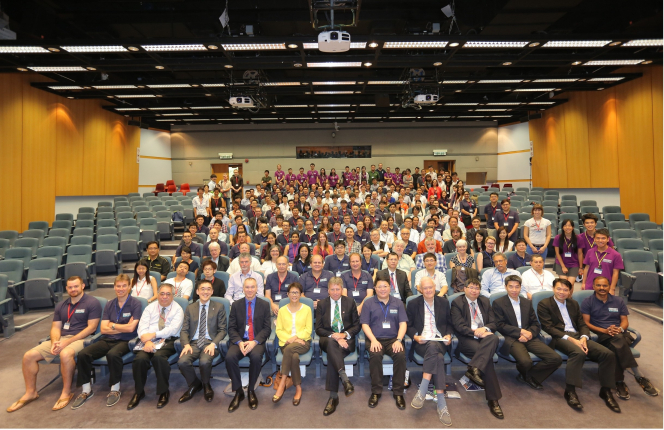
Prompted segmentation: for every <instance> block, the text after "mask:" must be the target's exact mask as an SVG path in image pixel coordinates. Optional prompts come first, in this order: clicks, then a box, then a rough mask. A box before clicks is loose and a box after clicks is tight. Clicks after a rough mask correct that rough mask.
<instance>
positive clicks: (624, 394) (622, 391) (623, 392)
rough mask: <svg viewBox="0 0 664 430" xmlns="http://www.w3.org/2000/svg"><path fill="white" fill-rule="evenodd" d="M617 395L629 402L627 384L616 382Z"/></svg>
mask: <svg viewBox="0 0 664 430" xmlns="http://www.w3.org/2000/svg"><path fill="white" fill-rule="evenodd" d="M616 394H617V395H618V397H620V398H621V399H623V400H629V390H628V389H627V384H625V382H622V381H621V382H616Z"/></svg>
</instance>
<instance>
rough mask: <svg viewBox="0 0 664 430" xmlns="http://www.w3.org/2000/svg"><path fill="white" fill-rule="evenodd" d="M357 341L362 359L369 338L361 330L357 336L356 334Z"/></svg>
mask: <svg viewBox="0 0 664 430" xmlns="http://www.w3.org/2000/svg"><path fill="white" fill-rule="evenodd" d="M355 339H356V340H355V342H356V343H357V347H358V353H359V356H360V360H362V358H363V357H364V350H365V349H366V347H367V339H366V338H365V337H364V333H362V332H360V333H358V335H357V336H355Z"/></svg>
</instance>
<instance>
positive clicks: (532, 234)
mask: <svg viewBox="0 0 664 430" xmlns="http://www.w3.org/2000/svg"><path fill="white" fill-rule="evenodd" d="M530 213H531V214H532V215H533V217H532V218H530V219H529V220H528V221H526V222H525V223H524V224H523V238H524V239H525V240H526V242H527V243H528V248H527V249H526V252H527V253H528V254H530V255H535V254H539V255H541V256H542V259H543V260H544V261H546V256H547V254H548V251H549V250H548V248H549V241H550V240H551V221H549V220H548V219H546V218H542V215H543V214H544V208H543V207H542V206H541V205H534V206H533V208H532V209H531V210H530Z"/></svg>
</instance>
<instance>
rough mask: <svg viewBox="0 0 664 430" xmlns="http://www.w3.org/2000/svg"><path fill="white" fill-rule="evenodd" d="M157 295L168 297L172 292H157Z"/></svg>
mask: <svg viewBox="0 0 664 430" xmlns="http://www.w3.org/2000/svg"><path fill="white" fill-rule="evenodd" d="M159 295H160V296H163V297H169V296H171V295H172V294H171V293H159Z"/></svg>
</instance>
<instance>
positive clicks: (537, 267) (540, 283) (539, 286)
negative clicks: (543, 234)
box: [521, 254, 556, 300]
mask: <svg viewBox="0 0 664 430" xmlns="http://www.w3.org/2000/svg"><path fill="white" fill-rule="evenodd" d="M530 264H531V266H532V267H531V268H530V269H528V270H526V271H525V272H523V274H522V275H521V278H522V281H523V291H524V292H525V293H526V296H527V297H528V300H532V299H533V294H535V293H538V292H540V291H553V281H555V279H556V277H555V276H554V275H553V273H551V272H549V271H548V270H544V259H543V258H542V256H541V255H539V254H534V255H533V256H532V260H531V262H530Z"/></svg>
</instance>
